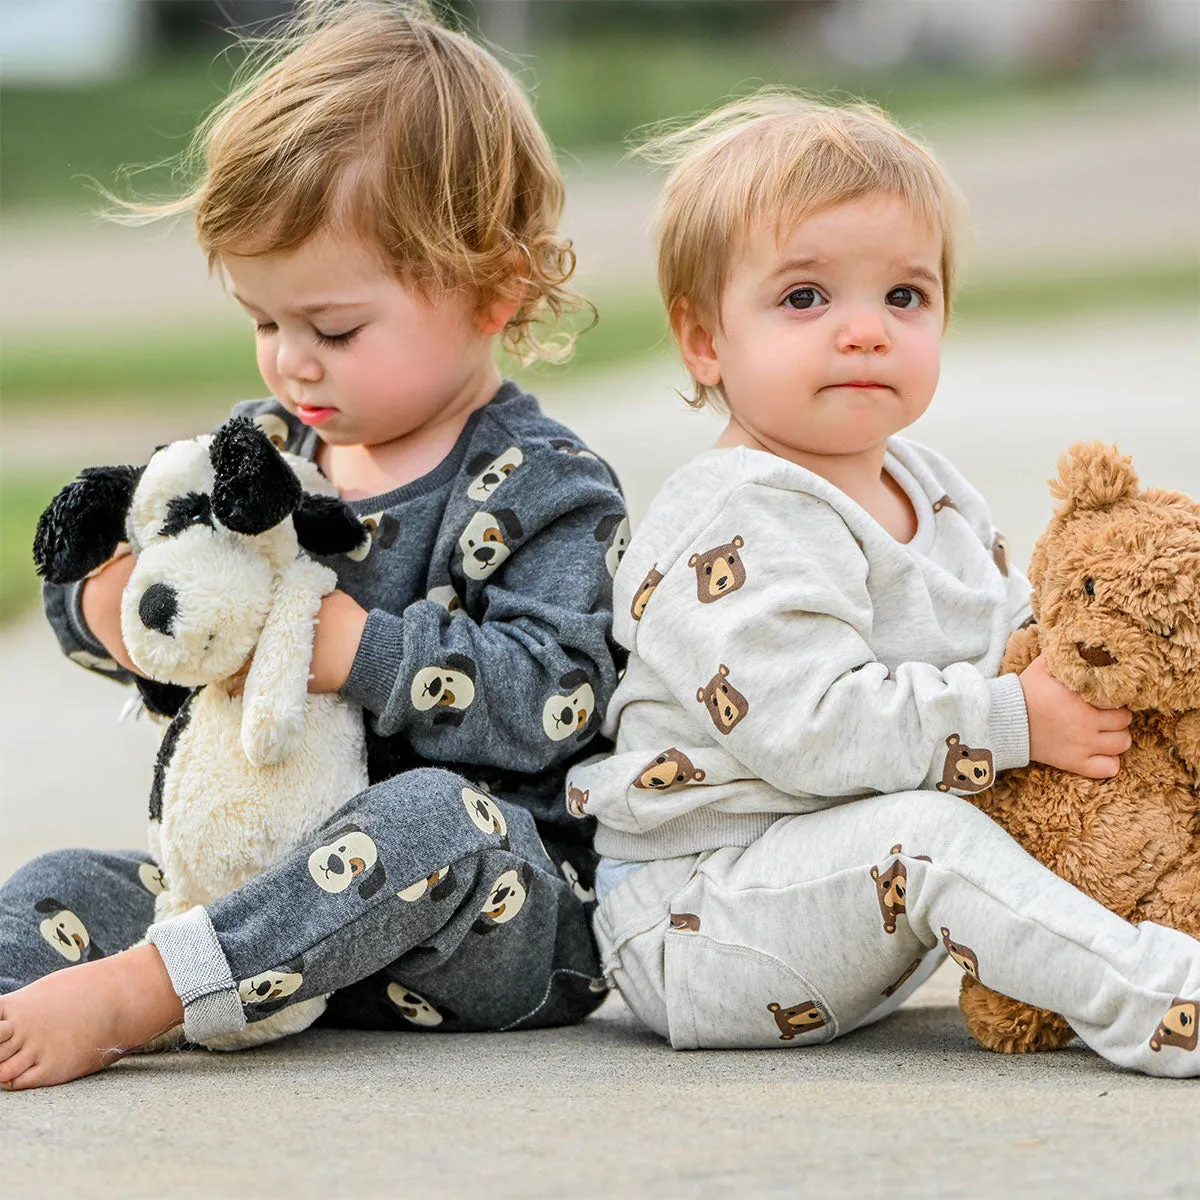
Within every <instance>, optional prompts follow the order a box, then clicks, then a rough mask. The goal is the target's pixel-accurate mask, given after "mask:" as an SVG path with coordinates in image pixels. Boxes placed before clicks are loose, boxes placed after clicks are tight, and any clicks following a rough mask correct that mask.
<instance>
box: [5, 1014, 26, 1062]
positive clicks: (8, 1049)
mask: <svg viewBox="0 0 1200 1200" xmlns="http://www.w3.org/2000/svg"><path fill="white" fill-rule="evenodd" d="M16 1035H17V1030H16V1027H15V1026H14V1025H13V1023H12V1022H11V1021H5V1020H3V1019H0V1062H3V1061H4V1060H5V1059H6V1058H8V1057H10V1056H11V1055H13V1054H16V1052H17V1051H18V1050H19V1049H20V1048H21V1047H20V1044H19V1042H18V1041H17V1036H16Z"/></svg>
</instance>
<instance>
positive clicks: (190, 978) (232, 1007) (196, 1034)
mask: <svg viewBox="0 0 1200 1200" xmlns="http://www.w3.org/2000/svg"><path fill="white" fill-rule="evenodd" d="M146 940H147V941H148V942H151V943H152V944H153V945H154V946H156V947H157V948H158V953H159V955H160V956H161V957H162V960H163V965H164V966H165V967H166V968H167V975H168V976H169V977H170V980H171V986H172V987H173V988H174V989H175V994H176V995H177V996H178V997H179V999H180V1000H181V1001H182V1002H183V1032H184V1036H185V1037H186V1038H187V1039H188V1041H189V1042H204V1041H207V1040H208V1039H209V1038H213V1037H218V1036H220V1035H221V1034H224V1033H237V1032H239V1031H240V1030H242V1029H245V1027H246V1015H245V1013H244V1012H243V1011H242V1001H241V997H240V996H239V995H238V991H237V986H236V984H235V983H234V980H233V975H232V974H231V973H230V970H229V963H228V962H227V961H226V959H225V953H224V951H223V950H222V949H221V943H220V942H218V941H217V933H216V930H215V929H213V925H212V921H211V920H209V916H208V913H207V911H205V909H204V908H203V907H202V906H199V905H198V906H197V907H196V908H192V909H189V910H188V911H187V912H185V913H180V915H179V916H177V917H171V918H169V919H168V920H166V921H160V922H159V923H158V924H156V925H151V926H150V928H149V929H148V930H147V931H146Z"/></svg>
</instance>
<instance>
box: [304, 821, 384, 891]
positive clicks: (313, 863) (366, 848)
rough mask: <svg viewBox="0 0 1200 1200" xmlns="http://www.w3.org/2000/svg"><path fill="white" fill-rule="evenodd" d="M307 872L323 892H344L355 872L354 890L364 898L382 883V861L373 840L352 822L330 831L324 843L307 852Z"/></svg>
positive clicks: (352, 879)
mask: <svg viewBox="0 0 1200 1200" xmlns="http://www.w3.org/2000/svg"><path fill="white" fill-rule="evenodd" d="M308 873H309V875H311V876H312V879H313V882H314V883H315V884H316V885H317V887H319V888H320V889H321V890H322V891H323V892H332V893H334V894H336V893H338V892H344V891H345V890H346V889H347V888H348V887H349V886H350V885H351V884H352V883H353V882H354V881H355V880H356V879H358V878H359V876H362V879H361V881H360V883H359V885H358V894H359V895H360V896H361V897H362V898H363V899H364V900H368V899H370V897H372V896H373V895H374V894H375V893H376V892H377V891H379V889H380V888H381V887H383V885H384V883H385V881H386V880H385V873H384V869H383V863H381V862H380V861H379V851H378V850H377V849H376V847H375V843H374V842H373V841H372V840H371V839H370V838H369V837H368V836H367V835H366V834H365V833H363V831H362V830H361V829H359V828H358V827H357V826H355V825H348V826H347V827H346V828H345V829H342V830H339V831H338V832H337V833H336V834H335V835H334V840H333V841H331V842H329V843H328V844H327V845H324V846H318V847H317V848H316V849H315V850H314V851H313V852H312V853H311V854H310V855H309V856H308Z"/></svg>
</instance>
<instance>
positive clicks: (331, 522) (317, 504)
mask: <svg viewBox="0 0 1200 1200" xmlns="http://www.w3.org/2000/svg"><path fill="white" fill-rule="evenodd" d="M488 461H489V462H490V461H491V460H490V459H489V460H488ZM292 521H293V523H294V524H295V526H296V540H297V541H298V542H299V543H300V545H301V546H303V547H304V549H305V550H307V551H308V552H309V554H349V553H350V551H351V550H357V549H358V548H359V547H360V546H361V545H362V544H363V543H364V542H365V541H367V540H368V539H369V538H370V536H371V535H370V533H368V531H367V527H366V526H365V525H364V524H363V523H362V522H361V521H360V520H359V519H358V518H357V517H356V516H355V515H354V513H353V512H352V511H351V509H350V506H349V505H348V504H346V503H345V502H344V501H342V500H339V499H338V498H337V497H336V496H319V495H316V494H314V493H308V494H307V495H305V497H304V499H303V500H301V501H300V507H299V508H297V509H296V511H295V512H294V513H292Z"/></svg>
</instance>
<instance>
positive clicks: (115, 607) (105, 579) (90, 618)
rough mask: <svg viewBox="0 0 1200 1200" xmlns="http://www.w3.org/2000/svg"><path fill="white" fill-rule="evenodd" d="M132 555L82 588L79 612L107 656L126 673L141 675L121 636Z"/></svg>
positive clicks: (131, 569) (116, 563)
mask: <svg viewBox="0 0 1200 1200" xmlns="http://www.w3.org/2000/svg"><path fill="white" fill-rule="evenodd" d="M135 561H136V560H135V559H134V557H133V555H131V554H126V555H123V556H122V557H120V558H115V559H113V560H112V561H111V562H110V563H108V564H107V565H106V566H104V567H102V568H101V569H100V570H99V571H97V572H96V574H95V575H93V576H92V577H91V578H90V579H88V580H87V581H86V582H85V583H84V585H83V593H82V595H81V596H80V601H79V602H80V609H81V611H82V613H83V619H84V622H85V624H86V625H87V627H88V629H89V630H90V631H91V633H92V635H93V636H94V637H95V639H96V640H97V641H98V642H99V643H100V644H101V645H102V646H103V647H104V648H105V650H107V651H108V653H109V654H110V655H111V656H112V658H113V659H115V660H116V661H117V662H118V663H120V664H121V666H123V667H124V668H125V669H126V670H127V671H132V672H133V673H134V674H135V675H140V674H141V672H140V671H139V670H138V669H137V667H135V666H134V664H133V660H132V659H131V658H130V657H129V651H128V650H126V648H125V639H124V637H122V635H121V593H122V592H123V591H124V590H125V585H126V584H127V583H128V582H129V577H130V575H132V574H133V567H134V563H135Z"/></svg>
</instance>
